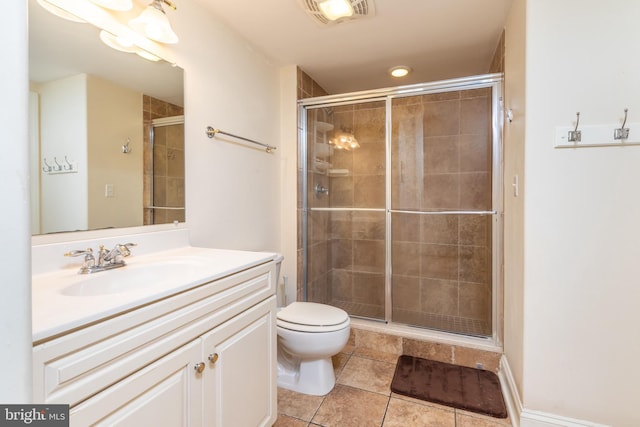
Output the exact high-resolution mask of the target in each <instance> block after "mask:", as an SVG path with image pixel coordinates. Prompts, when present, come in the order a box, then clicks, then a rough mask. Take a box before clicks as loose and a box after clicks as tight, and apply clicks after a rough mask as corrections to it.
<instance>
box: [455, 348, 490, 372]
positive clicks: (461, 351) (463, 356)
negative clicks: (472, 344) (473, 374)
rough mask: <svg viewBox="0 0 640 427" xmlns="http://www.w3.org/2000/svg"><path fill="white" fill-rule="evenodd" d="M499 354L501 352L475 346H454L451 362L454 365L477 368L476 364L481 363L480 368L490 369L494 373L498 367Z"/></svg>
mask: <svg viewBox="0 0 640 427" xmlns="http://www.w3.org/2000/svg"><path fill="white" fill-rule="evenodd" d="M501 356H502V354H501V353H497V352H492V351H485V350H478V349H475V348H467V347H462V346H454V348H453V363H455V364H456V365H460V366H468V367H470V368H478V367H479V366H478V364H481V365H482V368H481V369H485V370H487V371H492V372H494V373H497V372H498V369H499V368H500V357H501Z"/></svg>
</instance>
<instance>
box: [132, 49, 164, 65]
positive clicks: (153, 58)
mask: <svg viewBox="0 0 640 427" xmlns="http://www.w3.org/2000/svg"><path fill="white" fill-rule="evenodd" d="M136 55H138V56H140V57H142V58H144V59H146V60H148V61H153V62H158V61H160V58H159V57H157V56H155V55H154V54H153V53H149V52H147V51H146V50H144V49H138V50H136Z"/></svg>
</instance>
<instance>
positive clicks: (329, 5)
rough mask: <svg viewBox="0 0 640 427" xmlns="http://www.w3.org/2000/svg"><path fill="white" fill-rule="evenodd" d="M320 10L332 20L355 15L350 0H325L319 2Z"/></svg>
mask: <svg viewBox="0 0 640 427" xmlns="http://www.w3.org/2000/svg"><path fill="white" fill-rule="evenodd" d="M318 8H319V9H320V12H322V14H323V15H324V16H325V18H327V19H328V20H330V21H337V20H338V19H340V18H347V17H349V16H352V15H353V7H352V6H351V2H350V1H349V0H323V1H319V2H318Z"/></svg>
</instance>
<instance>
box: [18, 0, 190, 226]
mask: <svg viewBox="0 0 640 427" xmlns="http://www.w3.org/2000/svg"><path fill="white" fill-rule="evenodd" d="M98 33H99V29H97V28H95V27H93V26H91V25H89V24H86V23H78V22H71V21H66V20H64V19H61V18H59V17H56V16H54V15H52V14H50V13H49V12H47V11H45V10H44V9H43V8H41V7H40V6H39V5H38V4H37V2H36V0H29V80H30V97H29V100H30V124H29V126H30V132H29V141H30V146H31V177H32V179H31V206H32V208H31V210H32V214H31V218H32V232H33V234H44V233H55V232H68V231H81V230H93V229H101V228H114V227H132V226H140V225H148V224H160V223H166V222H174V221H184V215H185V211H184V125H183V123H184V111H183V79H182V74H183V73H182V70H181V69H180V68H178V67H174V66H172V65H171V64H169V63H167V62H164V61H158V62H151V61H147V60H145V59H143V58H141V57H140V56H138V55H135V54H131V53H123V52H118V51H116V50H113V49H111V48H109V47H107V46H106V45H105V44H103V43H102V42H101V41H100V39H99V37H98ZM169 123H171V124H169Z"/></svg>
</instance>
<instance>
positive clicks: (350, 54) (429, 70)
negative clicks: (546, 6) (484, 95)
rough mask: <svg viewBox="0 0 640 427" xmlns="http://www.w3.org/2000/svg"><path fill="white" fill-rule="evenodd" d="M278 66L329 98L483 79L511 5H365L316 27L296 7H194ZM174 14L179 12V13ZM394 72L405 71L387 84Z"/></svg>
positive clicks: (252, 0)
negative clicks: (370, 10) (294, 69)
mask: <svg viewBox="0 0 640 427" xmlns="http://www.w3.org/2000/svg"><path fill="white" fill-rule="evenodd" d="M197 1H198V2H199V3H201V4H202V5H204V6H205V7H207V8H208V9H209V10H211V11H212V12H213V14H214V15H216V16H217V17H219V18H220V19H221V20H222V21H223V22H225V23H226V24H227V25H228V26H229V27H230V28H232V29H234V30H235V31H237V32H238V33H240V34H241V35H242V36H243V37H244V38H245V39H246V40H247V41H248V42H249V43H250V44H252V45H253V46H254V47H255V48H257V49H258V50H260V51H261V52H262V53H263V54H264V55H265V56H266V57H267V58H269V59H270V60H271V61H273V62H274V63H275V64H277V65H290V64H297V65H298V66H299V67H300V68H302V70H304V71H305V72H306V73H307V74H309V75H310V76H311V77H313V79H314V80H316V82H318V83H319V84H320V85H321V86H322V87H323V88H324V89H325V90H327V91H328V92H329V93H331V94H336V93H345V92H352V91H360V90H368V89H377V88H382V87H390V86H398V85H405V84H413V83H423V82H429V81H435V80H442V79H448V78H455V77H464V76H470V75H476V74H484V73H486V72H488V69H489V64H490V63H491V59H492V57H493V53H494V51H495V48H496V46H497V43H498V40H499V38H500V35H501V33H502V29H503V27H504V23H505V20H506V17H507V14H508V12H509V8H510V6H511V2H512V0H368V1H369V2H373V3H374V8H375V14H374V15H369V16H366V17H362V18H358V19H354V20H350V21H346V22H341V23H337V24H335V23H334V24H332V25H327V26H322V25H320V24H318V23H317V22H316V21H315V20H314V19H313V18H311V17H310V16H309V15H308V14H307V13H306V12H305V11H304V9H303V7H302V0H197ZM178 12H179V8H178ZM396 65H408V66H410V67H411V68H412V70H413V71H412V73H410V74H409V76H407V77H404V78H401V79H397V78H396V79H394V78H392V77H390V76H389V75H388V73H387V71H388V70H389V68H391V67H393V66H396Z"/></svg>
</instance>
